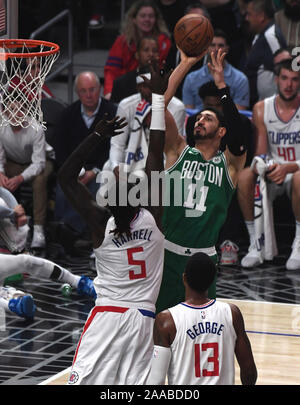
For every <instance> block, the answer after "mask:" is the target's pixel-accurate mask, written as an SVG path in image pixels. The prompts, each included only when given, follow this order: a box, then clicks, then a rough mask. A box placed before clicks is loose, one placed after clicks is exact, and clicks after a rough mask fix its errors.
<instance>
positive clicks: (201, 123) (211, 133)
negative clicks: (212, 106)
mask: <svg viewBox="0 0 300 405" xmlns="http://www.w3.org/2000/svg"><path fill="white" fill-rule="evenodd" d="M218 129H219V128H218V125H217V120H216V118H215V117H214V116H213V114H208V113H206V112H204V113H201V114H199V116H198V117H197V119H196V122H195V126H194V139H195V141H197V140H206V139H214V138H215V136H216V135H217V133H218Z"/></svg>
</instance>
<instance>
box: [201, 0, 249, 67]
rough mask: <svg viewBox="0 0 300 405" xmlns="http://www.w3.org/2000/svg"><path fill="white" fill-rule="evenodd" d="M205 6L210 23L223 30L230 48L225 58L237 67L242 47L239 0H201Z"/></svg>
mask: <svg viewBox="0 0 300 405" xmlns="http://www.w3.org/2000/svg"><path fill="white" fill-rule="evenodd" d="M201 3H203V5H204V6H205V7H206V8H207V10H208V12H209V15H210V19H211V23H212V25H213V27H214V28H215V29H220V30H222V31H224V32H225V34H226V36H227V39H228V44H229V45H230V50H229V52H228V55H227V56H226V59H227V60H228V62H229V63H230V64H232V65H233V66H234V67H236V68H239V62H240V59H241V53H242V52H243V48H244V43H243V41H244V38H242V37H241V32H240V27H241V23H242V14H241V10H240V1H239V0H201Z"/></svg>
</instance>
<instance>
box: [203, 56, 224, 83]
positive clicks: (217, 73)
mask: <svg viewBox="0 0 300 405" xmlns="http://www.w3.org/2000/svg"><path fill="white" fill-rule="evenodd" d="M225 56H226V52H223V51H222V49H219V50H218V52H217V54H215V53H214V52H211V54H210V58H211V62H208V63H207V66H208V69H209V71H210V74H211V75H212V77H213V79H214V81H215V85H216V86H217V87H223V85H225V79H224V58H225Z"/></svg>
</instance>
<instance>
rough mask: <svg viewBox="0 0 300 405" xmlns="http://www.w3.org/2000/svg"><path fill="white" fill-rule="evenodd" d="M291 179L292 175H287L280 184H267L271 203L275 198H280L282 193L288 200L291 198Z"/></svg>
mask: <svg viewBox="0 0 300 405" xmlns="http://www.w3.org/2000/svg"><path fill="white" fill-rule="evenodd" d="M292 177H293V173H288V174H287V175H286V177H285V179H284V182H283V183H282V184H276V183H273V182H272V183H268V194H269V197H270V200H271V201H274V200H275V199H276V198H277V197H280V196H281V195H283V194H284V193H286V194H287V196H288V197H289V198H291V196H292Z"/></svg>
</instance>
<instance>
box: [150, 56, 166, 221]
mask: <svg viewBox="0 0 300 405" xmlns="http://www.w3.org/2000/svg"><path fill="white" fill-rule="evenodd" d="M169 76H170V72H169V73H166V72H165V71H164V70H162V69H159V66H158V64H157V63H156V62H153V63H152V65H151V79H150V80H149V79H147V78H146V77H144V80H146V81H147V82H148V84H149V86H150V88H151V91H152V109H151V111H152V112H151V124H150V140H149V148H148V156H147V161H146V169H145V170H146V174H147V178H148V185H149V203H150V206H149V211H151V213H152V215H153V216H154V218H155V221H156V223H157V226H158V227H159V228H161V223H160V221H161V216H162V182H161V181H160V182H159V186H158V187H152V179H151V177H152V175H153V174H154V175H155V176H159V175H160V174H163V172H164V144H165V131H166V122H165V97H164V93H165V91H166V89H167V87H168V80H169ZM155 183H156V182H155ZM154 194H155V196H154ZM153 197H154V201H156V202H158V204H153V205H152V204H151V199H152V201H153Z"/></svg>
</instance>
